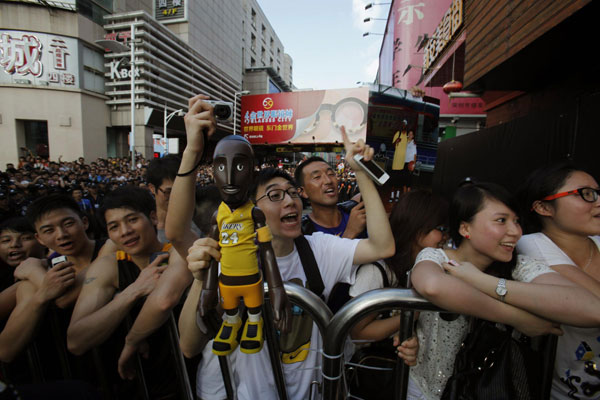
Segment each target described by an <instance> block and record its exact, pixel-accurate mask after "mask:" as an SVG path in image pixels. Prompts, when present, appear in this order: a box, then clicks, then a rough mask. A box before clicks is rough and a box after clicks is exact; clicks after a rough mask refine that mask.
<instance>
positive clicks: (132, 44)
mask: <svg viewBox="0 0 600 400" xmlns="http://www.w3.org/2000/svg"><path fill="white" fill-rule="evenodd" d="M130 47H131V62H130V63H129V64H130V68H131V69H130V72H129V74H130V78H131V133H130V137H129V147H130V148H131V169H132V170H135V26H134V25H133V24H131V40H130Z"/></svg>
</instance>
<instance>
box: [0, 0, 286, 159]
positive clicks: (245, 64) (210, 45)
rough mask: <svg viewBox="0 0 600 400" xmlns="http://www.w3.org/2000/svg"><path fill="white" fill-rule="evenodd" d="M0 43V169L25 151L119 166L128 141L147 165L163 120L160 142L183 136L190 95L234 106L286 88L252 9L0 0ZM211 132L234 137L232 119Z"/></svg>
mask: <svg viewBox="0 0 600 400" xmlns="http://www.w3.org/2000/svg"><path fill="white" fill-rule="evenodd" d="M253 16H254V19H253ZM253 22H254V26H253ZM0 35H1V36H0V68H1V70H0V96H1V97H2V99H3V100H2V102H1V105H0V137H1V138H2V143H3V146H2V147H1V148H0V160H2V162H4V163H7V162H16V161H17V159H18V157H19V156H21V155H26V154H29V152H31V153H33V154H39V155H42V156H49V157H50V158H51V159H58V158H59V156H62V158H63V159H64V160H74V159H76V158H78V157H81V156H83V157H85V158H86V159H88V160H90V159H95V158H97V157H106V156H126V155H127V154H128V152H129V148H130V145H131V144H132V143H133V144H134V145H135V150H136V152H138V153H140V154H142V155H144V156H145V157H146V158H149V157H152V156H153V152H154V148H155V144H156V142H157V141H160V139H159V138H162V137H163V136H164V125H165V120H166V118H165V116H167V115H169V116H170V117H171V116H172V119H170V120H169V125H168V128H167V132H168V137H169V138H179V139H180V140H181V139H183V138H184V137H185V132H184V124H183V119H182V117H181V116H180V115H181V114H182V113H180V112H178V110H184V111H185V110H187V99H188V98H189V97H191V96H193V95H195V94H197V93H205V94H207V95H209V96H210V97H211V98H212V99H215V100H222V101H229V102H234V101H236V100H237V101H238V105H239V95H240V92H241V91H242V89H244V90H248V89H245V87H246V86H248V87H250V88H251V89H249V90H252V92H253V93H267V92H268V91H269V90H274V91H285V90H289V88H290V87H291V85H292V83H291V68H292V67H291V66H292V61H291V57H289V56H288V55H287V54H285V53H284V50H283V45H282V44H281V41H280V40H279V39H278V38H277V35H276V34H275V32H274V31H273V29H272V27H271V25H270V24H269V23H268V21H267V19H266V17H265V16H264V14H263V12H262V10H260V7H259V6H258V3H257V2H256V0H236V1H226V2H223V1H218V0H203V1H196V2H194V1H187V0H63V1H60V2H59V1H53V2H42V1H37V0H30V1H12V2H2V3H0ZM253 35H254V40H255V42H256V44H255V48H254V50H253V49H252V48H251V45H250V44H251V42H252V37H253ZM132 36H133V37H134V38H133V40H132ZM99 40H103V42H98V41H99ZM107 41H110V42H115V43H117V45H116V47H115V46H113V45H111V44H110V43H109V44H107ZM257 46H258V47H257ZM132 47H133V64H132V63H131V59H132V51H131V49H132ZM107 49H110V51H108V50H107ZM252 59H254V65H253V64H252ZM132 67H133V68H132ZM261 69H262V70H261ZM132 75H133V79H132ZM257 76H258V77H259V78H260V77H263V78H264V77H266V78H264V79H263V80H264V83H265V84H261V83H260V82H258V81H259V79H258V78H257ZM246 81H247V82H246ZM132 83H133V85H132ZM132 86H133V91H132ZM132 92H133V96H132ZM132 104H133V108H132ZM132 109H133V110H134V113H133V114H134V115H133V126H134V129H133V131H134V137H133V142H132V140H131V139H130V131H131V126H132V112H131V110H132ZM238 113H239V109H238ZM171 114H172V115H171ZM237 120H238V121H239V118H238V119H237ZM218 128H219V134H221V135H225V134H228V133H231V132H232V131H233V126H232V122H231V121H220V122H219V123H218ZM169 142H172V140H170V141H169ZM170 150H171V152H176V151H177V147H176V146H173V147H172V148H170Z"/></svg>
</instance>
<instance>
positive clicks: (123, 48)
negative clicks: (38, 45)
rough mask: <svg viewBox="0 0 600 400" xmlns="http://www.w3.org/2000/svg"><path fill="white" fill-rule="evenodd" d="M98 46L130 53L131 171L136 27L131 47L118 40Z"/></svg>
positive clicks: (115, 51) (133, 148) (133, 135)
mask: <svg viewBox="0 0 600 400" xmlns="http://www.w3.org/2000/svg"><path fill="white" fill-rule="evenodd" d="M95 42H96V43H97V44H99V45H100V46H102V47H104V48H105V49H108V50H110V51H112V52H114V53H124V52H126V51H129V52H130V56H129V57H130V60H129V66H130V71H129V73H130V78H131V79H130V80H131V104H130V106H131V131H130V132H129V150H130V151H131V169H135V167H136V166H135V134H134V131H135V25H134V24H133V23H132V24H131V36H130V40H129V42H130V46H127V45H125V44H123V43H121V42H119V41H117V40H112V39H100V40H95Z"/></svg>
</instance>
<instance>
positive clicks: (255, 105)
mask: <svg viewBox="0 0 600 400" xmlns="http://www.w3.org/2000/svg"><path fill="white" fill-rule="evenodd" d="M368 104H369V88H367V87H361V88H354V89H334V90H311V91H302V92H287V93H271V94H260V95H251V96H243V97H242V121H241V124H242V127H241V133H242V135H243V136H244V137H245V138H246V139H248V140H249V141H250V143H252V144H284V143H296V144H309V143H341V142H342V136H341V132H340V128H341V127H342V126H345V127H346V132H347V133H348V135H349V137H350V140H352V141H356V140H358V139H363V140H364V139H365V138H366V136H367V110H368Z"/></svg>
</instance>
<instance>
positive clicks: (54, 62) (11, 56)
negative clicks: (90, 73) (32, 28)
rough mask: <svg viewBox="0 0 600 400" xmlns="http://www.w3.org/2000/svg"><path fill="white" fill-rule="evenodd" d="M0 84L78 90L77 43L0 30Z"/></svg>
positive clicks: (56, 37)
mask: <svg viewBox="0 0 600 400" xmlns="http://www.w3.org/2000/svg"><path fill="white" fill-rule="evenodd" d="M0 68H1V69H2V70H1V71H0V83H17V84H31V85H40V86H51V87H74V88H78V87H79V56H78V50H77V39H73V38H69V37H65V36H59V35H49V34H45V33H38V32H25V31H9V30H0Z"/></svg>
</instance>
